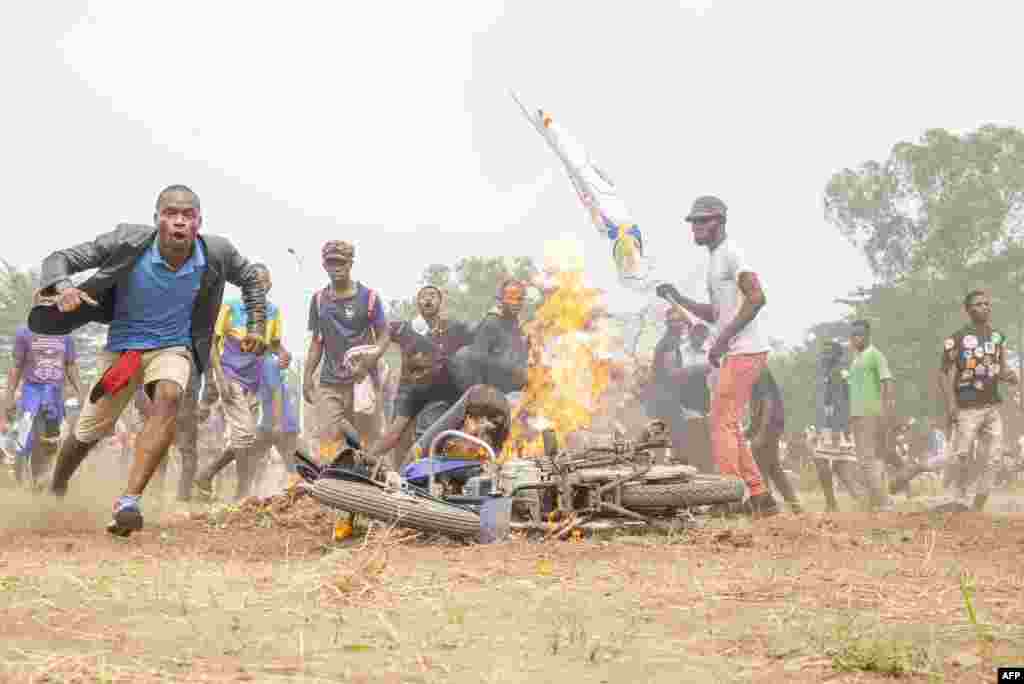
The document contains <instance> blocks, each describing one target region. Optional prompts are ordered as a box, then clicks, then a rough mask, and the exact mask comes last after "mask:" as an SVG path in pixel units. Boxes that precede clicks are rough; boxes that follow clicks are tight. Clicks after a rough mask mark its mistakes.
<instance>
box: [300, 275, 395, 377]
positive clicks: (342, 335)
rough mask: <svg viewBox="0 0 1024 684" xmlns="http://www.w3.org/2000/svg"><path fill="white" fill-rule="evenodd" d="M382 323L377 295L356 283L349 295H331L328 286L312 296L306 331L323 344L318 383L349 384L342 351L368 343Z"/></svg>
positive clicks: (383, 317)
mask: <svg viewBox="0 0 1024 684" xmlns="http://www.w3.org/2000/svg"><path fill="white" fill-rule="evenodd" d="M386 325H387V319H386V318H385V316H384V307H383V306H382V305H381V302H380V297H378V296H377V293H376V292H374V291H373V290H371V289H370V288H368V287H366V286H364V285H363V284H362V283H357V288H356V293H355V295H353V296H352V297H346V298H343V299H342V298H337V297H334V296H333V295H332V294H331V291H330V287H328V288H326V289H324V290H321V291H320V292H318V293H317V294H316V295H314V297H313V301H312V302H310V305H309V331H310V332H311V333H312V334H313V336H314V337H315V338H316V339H318V340H320V341H321V342H322V343H323V345H324V355H323V364H322V367H321V370H320V383H321V384H324V385H344V384H350V383H352V381H353V378H352V374H351V373H350V372H349V371H348V369H346V368H345V366H344V365H343V364H342V360H343V359H344V358H345V352H347V351H348V350H349V349H352V348H353V347H358V346H360V345H364V344H371V343H372V341H373V340H372V333H373V332H375V333H376V334H377V335H381V334H383V333H384V329H385V326H386ZM371 374H373V372H372V371H371Z"/></svg>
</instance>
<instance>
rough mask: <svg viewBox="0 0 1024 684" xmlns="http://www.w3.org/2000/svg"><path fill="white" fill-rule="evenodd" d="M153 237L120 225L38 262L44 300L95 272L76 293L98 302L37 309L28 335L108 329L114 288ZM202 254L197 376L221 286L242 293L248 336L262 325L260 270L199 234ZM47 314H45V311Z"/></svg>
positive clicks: (150, 230) (195, 326)
mask: <svg viewBox="0 0 1024 684" xmlns="http://www.w3.org/2000/svg"><path fill="white" fill-rule="evenodd" d="M156 237H157V230H156V228H154V227H153V226H141V225H134V224H127V223H122V224H120V225H118V226H117V228H115V229H114V230H112V231H110V232H109V233H104V234H102V235H100V236H99V237H97V238H96V239H94V240H92V241H91V242H83V243H82V244H80V245H75V246H74V247H70V248H68V249H61V250H58V251H56V252H54V253H53V254H51V255H50V256H48V257H46V259H44V260H43V268H42V273H41V276H40V284H41V288H42V289H41V291H40V293H41V294H42V295H44V296H52V295H55V294H58V293H59V292H61V291H62V290H65V289H67V288H69V287H73V284H72V282H71V279H70V276H71V275H72V274H74V273H80V272H82V271H88V270H90V269H94V268H95V269H99V270H97V271H96V273H94V274H93V275H92V276H91V277H90V278H89V279H88V280H86V281H85V282H84V283H83V284H82V285H80V286H79V287H80V289H81V290H82V291H83V292H86V293H87V294H89V295H90V296H91V297H92V298H93V299H95V300H96V301H97V303H98V304H99V307H93V306H89V305H88V304H83V305H82V306H81V307H79V309H78V310H77V311H74V312H71V313H67V314H56V309H55V308H53V307H36V309H34V310H33V313H32V315H31V316H30V317H29V327H30V328H31V329H32V331H33V332H37V333H41V334H49V335H66V334H68V333H70V332H71V331H72V330H76V329H77V328H80V327H82V326H83V325H85V324H87V323H105V324H109V323H110V322H111V321H112V320H113V319H114V302H115V301H116V292H117V285H118V283H120V282H123V281H124V279H125V278H128V277H129V276H130V275H131V272H132V269H133V268H134V266H135V262H136V261H138V259H139V257H140V256H142V255H143V254H144V253H145V252H146V250H148V249H149V248H150V247H151V246H152V245H153V242H154V240H156ZM198 240H199V241H200V242H201V243H202V245H203V247H204V249H205V254H206V271H205V272H204V273H203V280H202V284H201V286H200V290H199V296H198V297H197V298H196V304H195V308H194V309H193V311H192V354H193V356H194V358H195V362H196V366H197V367H198V369H199V372H200V373H202V372H204V371H205V370H206V365H207V363H208V361H209V359H210V344H211V341H212V338H213V327H214V325H215V324H216V323H217V315H218V314H219V313H220V307H221V302H222V300H223V299H224V283H225V282H229V283H231V284H232V285H237V286H238V287H240V288H241V289H242V300H243V301H244V302H245V308H246V310H247V312H248V314H249V315H248V320H247V323H246V325H247V328H248V330H249V332H255V333H258V334H262V332H263V330H264V324H265V320H266V306H267V294H266V292H264V290H263V286H262V285H261V284H260V280H259V269H257V268H253V265H252V264H251V263H249V261H248V260H247V259H246V258H245V257H243V256H242V255H241V254H239V253H238V250H237V249H235V247H234V245H232V244H231V243H230V242H228V240H226V239H225V238H222V237H218V236H216V235H202V234H200V235H199V237H198ZM47 309H48V311H47Z"/></svg>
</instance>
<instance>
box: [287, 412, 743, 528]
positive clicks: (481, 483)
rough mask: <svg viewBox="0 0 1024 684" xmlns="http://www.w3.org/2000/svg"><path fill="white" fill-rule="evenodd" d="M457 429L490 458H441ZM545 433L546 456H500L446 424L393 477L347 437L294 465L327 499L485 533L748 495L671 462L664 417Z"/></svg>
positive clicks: (637, 516)
mask: <svg viewBox="0 0 1024 684" xmlns="http://www.w3.org/2000/svg"><path fill="white" fill-rule="evenodd" d="M453 439H454V440H457V441H459V442H460V443H462V444H465V445H473V446H474V447H476V448H478V449H480V450H481V451H482V452H483V453H484V454H485V455H486V458H484V459H483V460H480V459H445V458H439V456H442V455H443V453H444V451H443V448H444V444H445V442H446V441H448V440H453ZM543 440H544V455H543V456H542V457H540V458H537V459H512V460H507V461H504V462H500V461H499V459H498V458H497V456H496V454H495V450H494V449H493V448H492V447H491V445H490V444H488V443H487V442H486V441H485V440H482V439H480V438H478V437H476V436H474V435H472V434H469V433H467V432H464V431H461V430H444V431H442V432H440V433H439V434H437V435H436V436H434V437H433V439H432V440H431V443H430V447H429V451H428V453H427V455H426V459H425V460H423V462H422V463H421V464H420V469H419V470H418V471H417V473H418V474H417V473H413V472H411V471H409V470H407V471H406V472H405V475H406V477H404V478H401V480H400V481H399V482H398V483H397V484H396V483H392V484H391V485H388V484H385V483H381V482H378V481H376V480H375V479H374V478H371V477H370V471H369V468H368V466H367V465H366V464H361V463H359V458H360V453H359V449H358V446H357V445H354V444H351V443H350V446H349V447H348V449H347V450H346V451H344V452H343V453H342V454H341V455H340V456H339V458H338V459H336V460H335V462H334V463H333V464H332V465H331V466H328V467H326V468H320V467H317V466H316V465H315V464H313V463H312V462H310V461H308V460H306V459H304V458H302V457H301V455H300V456H299V459H300V466H299V472H300V474H301V475H302V476H303V478H304V480H305V481H306V485H305V486H306V487H307V489H308V491H309V492H310V494H311V495H312V496H313V498H314V499H316V500H317V501H319V502H320V503H322V504H324V505H326V506H329V507H331V508H336V509H339V510H342V511H348V512H353V513H360V514H362V515H365V516H367V517H369V518H371V519H374V520H378V521H380V522H383V523H386V524H394V525H399V526H401V527H408V528H412V529H417V530H421V531H424V532H433V533H441V534H445V535H448V536H452V537H459V538H467V539H468V538H479V539H480V540H481V541H483V542H489V541H496V540H500V539H502V538H504V537H505V536H507V534H508V533H509V531H510V530H525V531H540V532H544V533H546V534H547V536H548V537H549V538H565V537H567V536H568V535H569V534H571V533H572V532H573V531H574V530H582V531H596V530H612V529H620V528H625V527H640V528H663V529H664V528H670V527H672V526H673V525H678V524H680V523H682V522H685V521H687V520H692V519H693V516H694V514H695V513H698V512H700V510H701V508H702V507H705V506H710V505H714V504H731V503H738V502H741V501H742V500H743V499H744V497H745V493H746V490H745V487H744V485H743V483H742V482H741V481H740V480H738V479H733V478H724V477H720V476H716V475H704V474H700V473H698V471H697V469H696V468H693V467H692V466H687V465H676V464H672V463H670V462H668V456H667V454H668V453H669V452H670V440H669V438H668V435H667V431H666V429H665V426H664V424H662V423H661V422H660V421H654V422H652V423H651V424H650V425H649V426H648V428H647V429H645V430H644V431H643V433H642V434H641V435H640V436H639V437H638V438H637V439H635V440H629V439H626V438H625V437H623V436H622V435H613V436H610V437H609V436H597V437H594V438H592V439H590V440H587V442H586V443H585V444H583V445H579V446H576V447H575V448H573V449H568V450H566V449H562V448H561V447H560V446H559V444H558V442H557V438H556V435H555V433H554V432H553V431H550V430H548V431H545V432H544V433H543ZM414 465H415V463H414ZM456 485H457V486H456Z"/></svg>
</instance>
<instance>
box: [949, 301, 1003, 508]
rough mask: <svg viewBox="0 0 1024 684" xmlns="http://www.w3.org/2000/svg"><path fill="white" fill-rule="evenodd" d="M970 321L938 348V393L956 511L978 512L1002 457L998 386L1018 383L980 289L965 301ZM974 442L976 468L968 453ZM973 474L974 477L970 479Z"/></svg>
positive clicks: (989, 302)
mask: <svg viewBox="0 0 1024 684" xmlns="http://www.w3.org/2000/svg"><path fill="white" fill-rule="evenodd" d="M964 309H966V310H967V315H968V316H969V317H970V319H971V322H970V323H969V324H968V325H966V326H964V327H963V328H961V329H960V330H958V331H957V332H955V333H953V335H952V336H950V337H947V338H946V340H945V342H944V343H943V349H942V369H941V370H940V371H939V392H940V396H941V397H942V399H943V401H944V402H945V406H946V416H947V420H948V425H949V428H950V429H951V431H952V433H953V435H952V440H951V441H952V447H953V457H952V461H953V463H952V467H953V468H955V469H956V471H957V472H956V475H957V478H956V485H957V490H958V491H957V493H958V494H959V496H960V498H961V501H958V502H956V503H957V504H958V505H959V510H964V509H966V508H967V500H968V495H969V494H973V495H974V496H973V501H971V503H970V506H971V508H972V509H973V510H975V511H982V510H984V508H985V503H986V502H987V501H988V495H989V492H990V491H991V489H992V485H993V482H994V480H995V474H996V470H997V468H998V465H999V461H1000V459H1001V453H1002V441H1003V420H1002V417H1001V416H1000V414H999V404H1000V403H1002V397H1000V395H999V383H1000V382H1006V383H1009V384H1011V385H1016V384H1018V381H1019V379H1018V377H1017V374H1016V373H1014V372H1013V371H1012V370H1011V369H1009V368H1007V367H1006V336H1005V335H1004V334H1003V333H1002V332H1000V331H998V330H995V329H993V327H992V299H991V298H990V297H989V296H988V294H987V293H986V292H984V291H982V290H974V291H972V292H970V293H968V294H967V296H966V297H965V298H964ZM975 440H977V448H976V450H975V451H976V456H975V458H976V459H977V460H978V461H979V464H978V467H972V466H971V464H970V462H969V459H968V455H969V454H970V451H971V444H972V443H973V442H975ZM972 475H973V476H974V477H972Z"/></svg>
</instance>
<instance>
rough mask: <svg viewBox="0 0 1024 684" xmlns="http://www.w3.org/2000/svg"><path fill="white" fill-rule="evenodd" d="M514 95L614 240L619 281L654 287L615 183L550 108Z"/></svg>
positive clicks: (641, 243) (636, 287) (639, 239)
mask: <svg viewBox="0 0 1024 684" xmlns="http://www.w3.org/2000/svg"><path fill="white" fill-rule="evenodd" d="M511 95H512V99H513V100H515V102H516V104H517V105H519V109H520V110H521V111H522V113H523V116H524V117H525V118H526V120H527V121H529V122H530V125H532V126H533V128H534V129H535V130H536V131H537V132H538V133H540V135H541V137H542V138H544V140H545V141H546V142H547V144H548V147H550V148H551V150H552V151H553V152H554V153H555V155H556V156H557V157H558V158H559V159H560V160H561V161H562V164H563V165H564V166H565V170H566V173H567V174H568V175H569V180H570V181H571V182H572V185H573V188H574V189H575V190H576V195H577V196H578V197H579V199H580V202H581V203H582V204H583V207H584V209H586V210H587V212H588V214H589V215H590V218H591V220H592V221H593V222H594V226H595V227H596V228H597V232H598V234H599V235H601V236H603V237H606V238H607V239H608V240H610V241H611V243H612V259H613V260H614V262H615V266H616V269H617V270H618V274H619V281H620V282H621V283H622V284H623V285H624V286H625V287H627V288H629V289H631V290H634V291H639V292H650V291H653V290H654V288H655V287H656V286H657V285H658V281H654V280H653V279H652V278H651V270H652V267H653V263H652V262H651V260H650V258H649V257H647V256H645V255H644V240H643V235H642V233H641V232H640V227H639V226H638V225H637V224H636V222H635V221H634V220H633V215H632V214H631V213H630V211H629V208H628V207H626V204H625V202H623V201H622V198H621V197H619V193H618V191H617V190H616V189H615V184H614V183H612V181H611V180H610V179H609V177H608V175H607V174H606V173H605V172H604V171H602V170H601V169H600V168H599V167H598V166H597V165H596V164H595V163H594V161H593V159H591V158H590V155H588V154H587V151H586V150H585V149H584V148H583V146H582V145H581V144H580V143H579V142H578V141H577V140H576V139H575V138H573V137H572V136H570V135H569V133H568V132H567V131H566V130H565V129H564V128H563V127H562V126H560V125H559V124H557V123H555V120H554V118H553V117H552V115H551V113H550V112H547V111H545V110H543V109H535V110H530V109H527V107H526V106H525V105H523V103H522V101H521V100H520V99H519V96H518V95H517V94H516V93H515V92H513V93H511Z"/></svg>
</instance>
